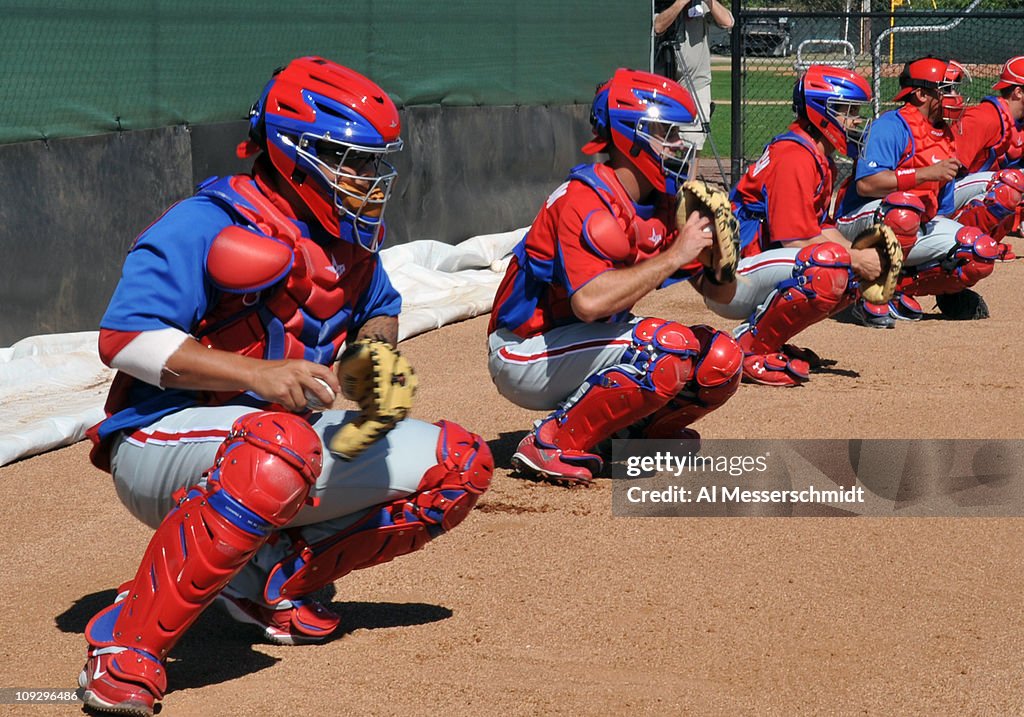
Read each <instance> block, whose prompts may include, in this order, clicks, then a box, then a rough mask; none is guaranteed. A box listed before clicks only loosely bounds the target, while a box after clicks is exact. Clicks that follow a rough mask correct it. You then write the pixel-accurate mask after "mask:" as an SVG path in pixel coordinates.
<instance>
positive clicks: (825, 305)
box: [736, 242, 853, 354]
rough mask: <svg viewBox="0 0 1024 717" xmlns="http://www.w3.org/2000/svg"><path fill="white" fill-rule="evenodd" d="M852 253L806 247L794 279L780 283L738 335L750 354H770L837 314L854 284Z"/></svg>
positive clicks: (827, 247)
mask: <svg viewBox="0 0 1024 717" xmlns="http://www.w3.org/2000/svg"><path fill="white" fill-rule="evenodd" d="M852 276H853V274H852V269H851V267H850V253H849V252H848V251H847V250H846V248H845V247H843V246H841V245H839V244H836V243H835V242H822V243H820V244H811V245H810V246H805V247H803V248H802V249H801V250H800V251H799V253H798V254H797V256H796V261H795V263H794V265H793V278H791V279H786V280H785V281H782V282H780V283H779V285H778V287H776V289H775V292H774V293H773V294H772V295H771V297H770V298H769V299H768V301H767V303H766V304H765V305H764V308H760V309H758V310H757V311H755V312H754V314H753V315H752V316H751V317H750V319H748V320H747V324H746V326H744V327H742V328H741V329H740V331H739V334H738V335H737V337H736V338H737V340H738V341H739V345H740V347H741V348H742V349H743V351H744V353H747V354H768V353H776V352H778V351H779V350H781V348H782V345H783V344H784V343H786V342H787V341H789V339H791V338H793V337H794V336H796V335H797V334H798V333H800V332H801V331H803V330H804V329H806V328H807V327H808V326H810V325H812V324H814V323H816V322H818V321H821V320H822V319H824V318H825V317H827V316H829V315H831V314H832V313H834V312H835V311H836V309H837V308H838V307H839V306H840V304H841V303H842V302H843V301H844V297H845V295H846V291H847V288H848V287H849V285H850V280H851V277H852Z"/></svg>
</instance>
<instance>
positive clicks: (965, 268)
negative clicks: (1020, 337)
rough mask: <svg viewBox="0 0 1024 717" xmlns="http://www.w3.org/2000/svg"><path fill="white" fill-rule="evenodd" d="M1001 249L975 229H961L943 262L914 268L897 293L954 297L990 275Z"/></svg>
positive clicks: (901, 283)
mask: <svg viewBox="0 0 1024 717" xmlns="http://www.w3.org/2000/svg"><path fill="white" fill-rule="evenodd" d="M1004 250H1005V249H1004V247H1003V246H1002V245H1001V244H999V242H997V241H996V240H994V239H993V238H992V237H991V236H989V235H988V234H985V233H984V232H983V231H981V230H980V229H978V228H977V227H961V228H960V229H959V230H958V231H957V233H956V245H955V246H954V247H953V248H952V249H950V250H949V252H948V253H947V254H946V256H944V257H943V258H942V259H940V260H938V261H933V262H929V263H927V264H924V265H922V266H919V267H914V270H913V271H914V273H913V274H911V275H910V276H909V277H908V278H906V279H904V280H903V281H902V282H900V290H902V291H903V292H904V293H907V294H910V295H911V296H926V295H927V296H931V295H938V294H953V293H956V292H958V291H961V290H963V289H966V288H968V287H971V286H974V285H975V284H977V283H978V282H979V281H981V280H982V279H984V278H985V277H987V276H988V275H989V274H991V273H992V270H993V269H994V268H995V262H996V260H997V259H1000V258H1001V257H1002V256H1003V252H1004Z"/></svg>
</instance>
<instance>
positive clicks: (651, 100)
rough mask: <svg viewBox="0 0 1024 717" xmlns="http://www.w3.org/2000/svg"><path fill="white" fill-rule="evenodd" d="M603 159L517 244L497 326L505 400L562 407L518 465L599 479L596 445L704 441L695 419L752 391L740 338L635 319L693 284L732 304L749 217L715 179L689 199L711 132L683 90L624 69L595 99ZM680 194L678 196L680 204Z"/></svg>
mask: <svg viewBox="0 0 1024 717" xmlns="http://www.w3.org/2000/svg"><path fill="white" fill-rule="evenodd" d="M590 121H591V126H592V128H593V130H594V139H593V140H592V141H591V142H589V143H587V145H586V146H585V147H584V152H586V153H588V154H596V153H599V152H600V153H607V154H608V161H607V162H599V163H597V164H589V165H579V166H577V167H574V168H573V169H572V170H571V172H570V174H569V177H568V179H567V181H566V182H565V183H564V184H562V185H561V186H560V187H558V188H557V189H556V190H555V191H554V192H553V193H552V194H551V196H550V197H548V199H547V201H546V202H545V203H544V206H543V207H542V208H541V210H540V213H539V214H538V215H537V218H536V220H535V221H534V223H533V226H531V227H530V230H529V231H528V232H527V234H526V236H525V238H524V239H523V240H522V241H521V242H520V243H519V244H518V245H517V246H516V247H515V249H514V250H513V259H512V261H511V262H510V264H509V268H508V271H507V272H506V274H505V278H504V280H503V281H502V283H501V286H500V287H499V288H498V294H497V296H496V298H495V302H494V310H493V312H492V313H491V324H490V327H489V329H488V330H489V332H490V335H489V337H488V342H489V349H490V353H489V358H488V361H489V367H490V371H491V377H492V379H493V380H494V383H495V385H496V386H497V388H498V391H499V392H500V393H501V394H502V395H503V396H505V397H506V398H508V399H509V400H511V401H513V402H514V403H516V404H518V405H520V406H524V407H526V408H530V409H535V410H547V411H551V413H549V415H547V416H546V417H545V418H543V419H541V420H540V421H538V422H537V424H536V425H535V426H534V427H533V430H531V431H530V432H529V433H528V434H527V435H526V436H525V437H524V438H523V440H522V441H520V443H519V446H518V448H517V449H516V452H515V455H514V456H513V458H512V460H513V463H514V464H515V465H516V466H517V467H518V468H519V469H520V470H522V471H524V472H528V473H532V474H537V475H540V476H542V477H545V478H548V479H550V480H553V481H556V482H560V483H569V484H574V483H577V484H585V483H588V482H590V480H591V479H592V478H593V475H594V472H595V471H597V470H598V469H599V467H600V466H601V458H600V457H599V456H598V455H597V452H596V449H595V446H596V445H597V444H598V443H600V442H602V441H604V440H605V439H607V438H609V437H611V436H612V435H613V434H618V435H630V436H636V437H646V438H696V437H697V433H696V431H694V429H693V428H691V425H692V424H693V423H694V421H696V420H697V419H699V418H700V417H701V416H704V415H706V414H707V413H709V412H711V411H713V410H715V409H716V408H718V407H719V406H721V405H722V404H723V403H725V401H727V400H728V399H729V397H730V396H732V394H733V393H734V392H735V390H736V387H737V385H738V384H739V371H740V362H741V355H740V351H739V348H738V347H737V346H736V342H735V341H733V339H732V338H731V337H730V336H729V335H728V334H724V333H722V332H720V331H715V330H714V329H712V328H710V327H708V326H688V325H686V324H683V323H680V322H678V321H673V320H670V319H662V318H658V317H642V316H634V315H633V314H632V313H631V310H632V308H633V305H634V304H635V303H636V302H637V301H639V300H640V299H641V298H642V297H643V296H645V295H646V294H648V293H649V292H651V291H653V290H655V289H657V288H660V287H663V286H668V285H670V284H673V283H676V282H680V281H686V282H689V283H690V284H691V285H692V286H693V287H694V288H695V289H696V290H697V291H698V292H700V293H701V294H702V295H705V296H713V297H717V298H718V299H719V300H722V301H728V297H730V296H732V293H733V292H734V291H735V289H736V282H735V279H734V267H735V250H736V249H735V247H736V245H735V236H736V232H735V224H734V221H732V220H731V212H730V211H729V208H728V206H727V203H726V202H724V201H723V198H722V197H721V196H720V195H718V194H717V193H715V192H713V191H711V190H710V189H709V188H707V187H706V186H705V185H703V184H702V183H694V184H692V185H689V186H690V189H689V190H685V191H683V192H681V193H680V189H681V188H682V187H683V186H684V182H685V180H686V179H687V177H688V174H689V169H690V163H691V162H692V160H693V158H694V154H695V148H694V145H693V142H692V141H691V138H692V137H694V136H695V134H699V133H701V132H702V131H703V130H702V128H701V125H700V123H699V122H698V121H697V114H696V106H695V105H694V103H693V98H691V97H690V94H689V93H688V92H687V91H686V90H685V89H683V88H682V87H680V86H679V84H677V83H676V82H673V81H672V80H669V79H666V78H664V77H659V76H658V75H653V74H650V73H647V72H637V71H634V70H627V69H620V70H617V71H616V72H615V74H614V75H613V76H612V78H611V79H610V80H609V81H608V82H605V83H604V84H602V85H601V86H600V87H599V88H598V90H597V93H596V95H595V97H594V101H593V104H592V106H591V117H590ZM677 195H679V196H678V198H677Z"/></svg>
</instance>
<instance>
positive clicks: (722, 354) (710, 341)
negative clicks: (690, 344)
mask: <svg viewBox="0 0 1024 717" xmlns="http://www.w3.org/2000/svg"><path fill="white" fill-rule="evenodd" d="M691 328H692V329H693V334H694V336H696V337H697V340H698V341H700V345H701V349H702V350H701V355H700V358H699V359H698V360H697V368H696V370H695V371H694V372H693V382H694V383H695V384H696V387H697V391H696V395H697V398H698V399H699V401H700V403H701V404H703V405H704V406H706V407H707V408H708V410H709V411H710V410H713V409H715V408H718V407H719V406H721V405H722V404H723V403H725V402H726V401H728V400H729V398H730V397H731V396H732V395H733V394H734V393H736V389H737V388H738V387H739V385H740V379H741V378H742V376H743V350H742V349H741V348H740V345H739V344H738V343H736V339H734V338H733V337H732V336H730V335H729V334H727V333H724V332H722V331H716V330H715V329H713V328H711V327H710V326H706V325H704V324H700V325H697V326H693V327H691Z"/></svg>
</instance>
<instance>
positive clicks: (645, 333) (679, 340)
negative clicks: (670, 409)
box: [633, 318, 701, 397]
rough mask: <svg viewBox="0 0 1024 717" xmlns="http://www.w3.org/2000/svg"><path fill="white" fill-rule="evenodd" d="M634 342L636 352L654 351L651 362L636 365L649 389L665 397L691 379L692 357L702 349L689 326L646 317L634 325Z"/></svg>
mask: <svg viewBox="0 0 1024 717" xmlns="http://www.w3.org/2000/svg"><path fill="white" fill-rule="evenodd" d="M633 341H634V346H635V348H636V349H637V351H639V352H644V351H647V352H650V353H652V354H653V356H652V358H651V360H650V361H644V362H643V364H642V365H638V366H637V368H641V369H644V370H645V371H646V373H647V380H648V382H649V383H650V386H651V388H653V389H654V391H655V392H656V393H658V394H659V395H661V396H666V397H671V396H674V395H676V394H677V393H679V391H680V390H681V389H682V388H683V386H684V385H685V384H686V382H687V381H689V380H690V376H691V375H692V373H693V358H694V357H695V356H697V354H698V353H699V352H700V349H701V346H700V342H698V341H697V338H696V337H695V336H694V335H693V332H692V331H691V330H690V327H688V326H683V325H682V324H680V323H676V322H675V321H666V320H664V319H656V318H647V319H643V320H642V321H640V322H639V323H638V324H637V325H636V326H635V327H634V328H633ZM634 363H636V362H634Z"/></svg>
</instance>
